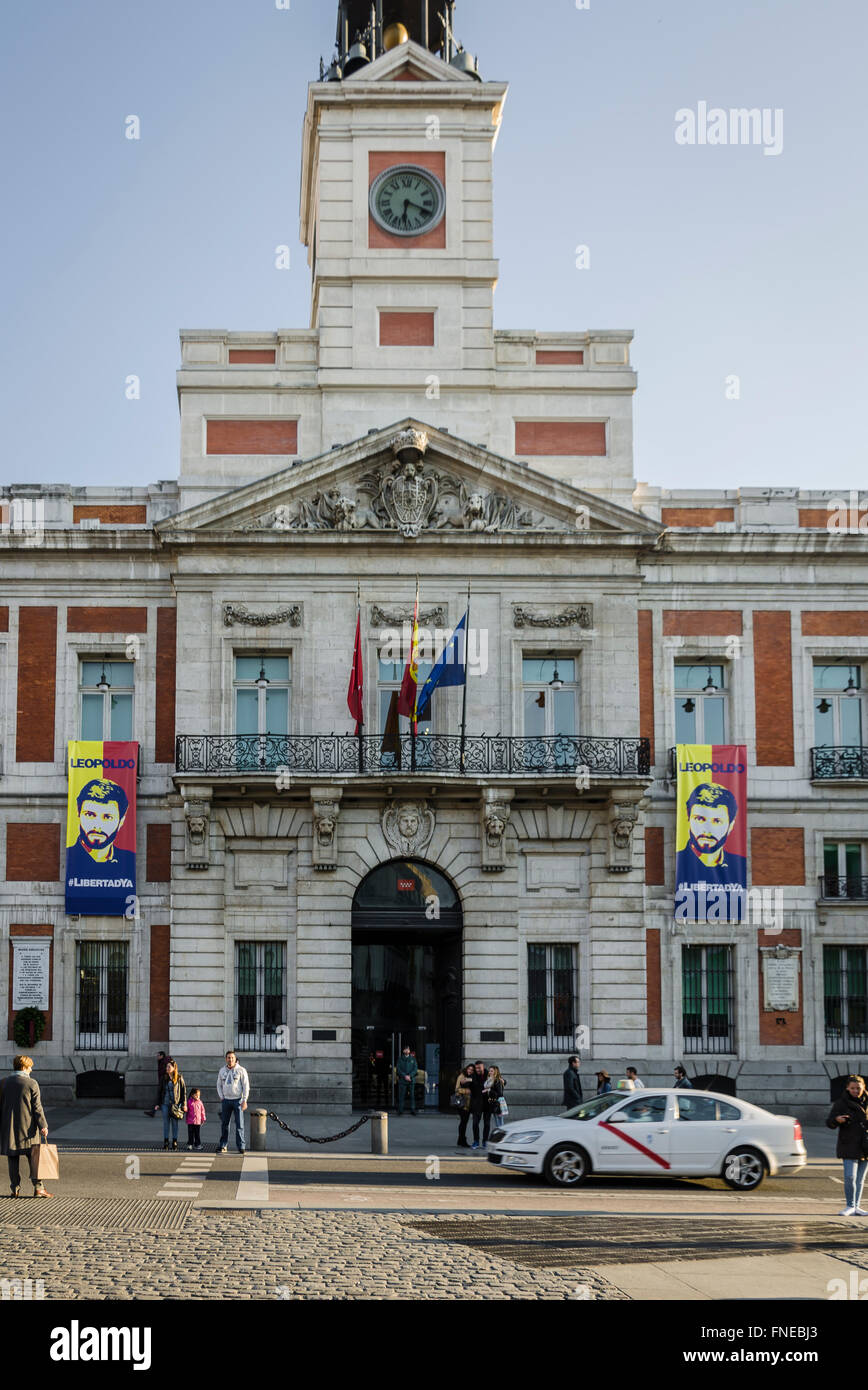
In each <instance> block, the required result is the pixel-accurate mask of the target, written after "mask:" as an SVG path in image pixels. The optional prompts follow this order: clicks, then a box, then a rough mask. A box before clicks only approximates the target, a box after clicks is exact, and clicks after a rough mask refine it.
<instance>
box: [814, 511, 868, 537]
mask: <svg viewBox="0 0 868 1390" xmlns="http://www.w3.org/2000/svg"><path fill="white" fill-rule="evenodd" d="M866 516H868V511H866V510H865V508H863V507H860V508H859V509H858V516H857V509H856V508H855V507H852V508H850V507H847V508H842V509H841V510H840V511H839V510H838V508H837V507H830V508H829V509H828V510H827V509H826V508H825V507H800V508H799V525H800V526H801V527H802V529H803V530H804V529H811V530H818V529H822V530H823V531H825V530H826V528H827V527H828V526H829V523H830V522H831V521H832V520H833V519H834V527H833V528H832V529H834V530H835V531H840V532H843V533H844V534H846V532H847V531H848V530H850V529H852V528H853V527H854V526H858V527H861V526H862V519H863V517H866Z"/></svg>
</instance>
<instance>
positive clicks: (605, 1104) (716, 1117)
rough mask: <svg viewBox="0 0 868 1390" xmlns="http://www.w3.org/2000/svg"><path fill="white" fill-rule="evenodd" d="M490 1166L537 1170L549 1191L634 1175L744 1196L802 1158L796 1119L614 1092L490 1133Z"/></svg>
mask: <svg viewBox="0 0 868 1390" xmlns="http://www.w3.org/2000/svg"><path fill="white" fill-rule="evenodd" d="M488 1161H489V1163H495V1164H498V1165H499V1166H501V1167H503V1168H512V1169H515V1170H516V1171H519V1172H524V1173H542V1174H544V1175H545V1177H546V1179H547V1180H548V1182H550V1183H551V1184H552V1186H553V1187H577V1186H578V1184H579V1183H580V1182H584V1180H585V1178H587V1177H588V1176H589V1175H590V1174H591V1173H605V1174H607V1175H608V1174H617V1173H623V1174H624V1175H625V1176H630V1177H636V1176H641V1177H658V1178H663V1177H670V1178H681V1177H721V1178H723V1180H724V1182H726V1183H727V1184H728V1186H729V1187H732V1188H735V1189H737V1191H739V1192H750V1191H752V1189H753V1188H755V1187H759V1185H760V1183H761V1182H762V1180H763V1178H764V1177H765V1175H766V1173H770V1174H771V1175H772V1176H774V1175H775V1174H778V1173H789V1172H794V1171H795V1170H796V1169H797V1168H801V1167H803V1165H804V1164H805V1162H806V1161H807V1152H806V1150H805V1145H804V1143H803V1141H802V1127H801V1125H800V1124H799V1122H798V1120H796V1119H794V1118H793V1116H792V1115H772V1114H771V1113H770V1112H769V1111H768V1110H761V1109H760V1107H759V1106H758V1105H749V1104H748V1102H747V1101H744V1100H736V1099H734V1098H733V1097H732V1096H722V1095H719V1094H717V1093H716V1092H714V1091H695V1090H687V1089H671V1090H667V1089H665V1088H661V1089H657V1088H654V1087H650V1088H649V1089H647V1090H641V1091H610V1092H608V1093H607V1094H606V1095H604V1096H595V1097H594V1098H593V1099H592V1100H587V1101H585V1102H584V1104H583V1105H579V1106H576V1107H575V1109H573V1110H568V1111H566V1113H565V1114H563V1115H554V1116H552V1115H541V1116H538V1117H537V1118H536V1119H531V1120H515V1121H513V1123H512V1124H509V1125H507V1126H505V1127H504V1128H501V1129H495V1130H494V1132H493V1134H492V1135H491V1142H490V1143H489V1145H488Z"/></svg>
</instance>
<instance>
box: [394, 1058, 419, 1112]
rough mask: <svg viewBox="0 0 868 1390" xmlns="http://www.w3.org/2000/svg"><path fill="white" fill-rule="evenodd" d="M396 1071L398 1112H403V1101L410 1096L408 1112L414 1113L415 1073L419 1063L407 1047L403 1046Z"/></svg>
mask: <svg viewBox="0 0 868 1390" xmlns="http://www.w3.org/2000/svg"><path fill="white" fill-rule="evenodd" d="M395 1070H396V1071H397V1073H398V1114H399V1115H403V1113H404V1101H405V1100H406V1099H407V1097H408V1096H409V1098H410V1114H411V1115H415V1114H416V1075H417V1073H418V1071H419V1064H418V1062H417V1061H416V1058H415V1057H414V1056H413V1054H412V1052H411V1051H410V1049H409V1047H405V1048H404V1050H403V1052H402V1053H401V1055H400V1057H399V1058H398V1065H397V1067H396V1069H395Z"/></svg>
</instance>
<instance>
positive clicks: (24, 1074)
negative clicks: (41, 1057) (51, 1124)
mask: <svg viewBox="0 0 868 1390" xmlns="http://www.w3.org/2000/svg"><path fill="white" fill-rule="evenodd" d="M12 1065H13V1067H14V1068H15V1071H14V1072H13V1074H12V1076H7V1077H6V1079H5V1081H4V1082H3V1084H2V1086H0V1153H3V1154H5V1155H6V1158H7V1159H8V1161H9V1186H10V1188H11V1190H12V1196H13V1197H17V1196H18V1194H19V1192H20V1190H21V1159H22V1158H23V1157H25V1155H26V1157H27V1159H28V1160H29V1164H30V1181H31V1182H32V1183H33V1195H34V1197H53V1196H54V1193H53V1192H46V1190H45V1188H44V1187H43V1186H42V1183H41V1182H40V1181H39V1179H38V1178H37V1177H36V1157H37V1154H38V1152H39V1144H40V1138H39V1136H40V1135H41V1136H42V1139H43V1140H45V1139H47V1138H48V1121H47V1120H46V1118H45V1112H44V1110H43V1109H42V1097H41V1095H40V1094H39V1086H38V1085H37V1083H36V1082H35V1081H34V1080H33V1079H32V1077H31V1075H30V1073H31V1071H32V1070H33V1058H32V1057H13V1059H12Z"/></svg>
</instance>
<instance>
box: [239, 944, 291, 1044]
mask: <svg viewBox="0 0 868 1390" xmlns="http://www.w3.org/2000/svg"><path fill="white" fill-rule="evenodd" d="M285 997H286V956H285V946H284V943H283V942H282V941H237V942H236V943H235V1037H236V1039H237V1046H238V1047H239V1048H240V1050H241V1051H242V1052H277V1051H278V1048H279V1046H280V1035H279V1032H278V1029H280V1028H282V1027H285V1024H286V1018H285Z"/></svg>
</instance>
